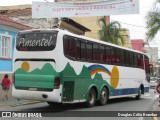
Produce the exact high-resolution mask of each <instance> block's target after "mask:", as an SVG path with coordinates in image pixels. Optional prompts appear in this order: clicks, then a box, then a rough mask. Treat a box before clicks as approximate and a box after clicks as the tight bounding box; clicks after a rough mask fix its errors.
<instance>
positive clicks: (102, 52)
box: [100, 45, 106, 63]
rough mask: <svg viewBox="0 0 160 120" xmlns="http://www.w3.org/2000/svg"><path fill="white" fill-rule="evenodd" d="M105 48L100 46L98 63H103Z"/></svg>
mask: <svg viewBox="0 0 160 120" xmlns="http://www.w3.org/2000/svg"><path fill="white" fill-rule="evenodd" d="M105 59H106V58H105V46H104V45H100V62H101V63H105Z"/></svg>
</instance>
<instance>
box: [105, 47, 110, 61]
mask: <svg viewBox="0 0 160 120" xmlns="http://www.w3.org/2000/svg"><path fill="white" fill-rule="evenodd" d="M106 63H111V47H110V46H106Z"/></svg>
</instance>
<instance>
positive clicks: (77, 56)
mask: <svg viewBox="0 0 160 120" xmlns="http://www.w3.org/2000/svg"><path fill="white" fill-rule="evenodd" d="M76 58H77V59H81V41H80V40H76Z"/></svg>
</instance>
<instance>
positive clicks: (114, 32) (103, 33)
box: [98, 17, 123, 44]
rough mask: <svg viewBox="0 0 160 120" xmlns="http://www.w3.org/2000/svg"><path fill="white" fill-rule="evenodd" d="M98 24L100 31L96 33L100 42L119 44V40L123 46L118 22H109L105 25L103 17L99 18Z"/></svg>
mask: <svg viewBox="0 0 160 120" xmlns="http://www.w3.org/2000/svg"><path fill="white" fill-rule="evenodd" d="M98 22H99V24H100V26H101V30H99V31H98V34H99V37H100V40H102V41H106V42H110V43H113V44H119V39H120V41H121V43H122V44H123V38H122V36H121V35H120V28H121V25H120V23H119V22H117V21H111V22H110V23H107V22H106V20H105V18H104V17H102V18H100V19H99V21H98Z"/></svg>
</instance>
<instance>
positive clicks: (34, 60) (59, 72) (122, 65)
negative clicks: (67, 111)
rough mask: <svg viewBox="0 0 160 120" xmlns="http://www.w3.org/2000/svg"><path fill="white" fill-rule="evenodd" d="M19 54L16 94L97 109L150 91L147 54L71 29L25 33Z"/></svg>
mask: <svg viewBox="0 0 160 120" xmlns="http://www.w3.org/2000/svg"><path fill="white" fill-rule="evenodd" d="M14 55H15V56H14V75H13V78H14V85H13V90H12V91H13V96H14V97H15V98H20V99H21V98H22V99H32V100H42V101H46V102H47V103H48V104H50V105H57V104H58V105H59V104H61V103H77V102H86V103H87V105H88V106H89V107H92V106H94V105H95V102H96V101H97V102H99V104H100V105H105V104H106V103H107V101H108V99H112V98H120V97H127V96H135V98H136V99H140V97H141V94H144V93H145V92H148V91H149V83H148V80H147V74H149V60H148V57H147V56H146V55H145V54H144V53H142V52H138V51H135V50H132V49H127V48H123V47H120V46H117V45H113V44H110V43H107V42H103V41H100V40H96V39H92V38H88V37H85V36H79V35H75V34H73V33H70V32H68V31H64V30H60V29H50V30H27V31H20V32H19V33H18V34H17V37H16V44H15V51H14Z"/></svg>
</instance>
